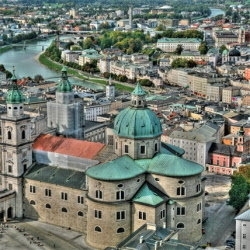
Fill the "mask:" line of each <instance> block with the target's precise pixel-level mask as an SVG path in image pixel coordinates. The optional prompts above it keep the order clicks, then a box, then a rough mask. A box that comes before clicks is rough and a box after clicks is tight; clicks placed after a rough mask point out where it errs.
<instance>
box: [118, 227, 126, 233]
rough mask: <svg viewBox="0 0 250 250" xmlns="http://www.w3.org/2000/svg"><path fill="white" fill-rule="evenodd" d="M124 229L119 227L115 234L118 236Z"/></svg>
mask: <svg viewBox="0 0 250 250" xmlns="http://www.w3.org/2000/svg"><path fill="white" fill-rule="evenodd" d="M124 231H125V230H124V228H123V227H120V228H118V229H117V233H118V234H120V233H124Z"/></svg>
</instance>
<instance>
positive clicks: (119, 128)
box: [114, 83, 162, 139]
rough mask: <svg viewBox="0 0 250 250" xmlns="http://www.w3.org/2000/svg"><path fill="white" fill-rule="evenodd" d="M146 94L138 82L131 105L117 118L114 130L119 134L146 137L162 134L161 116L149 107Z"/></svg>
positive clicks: (135, 137) (132, 137)
mask: <svg viewBox="0 0 250 250" xmlns="http://www.w3.org/2000/svg"><path fill="white" fill-rule="evenodd" d="M146 94H147V93H146V92H145V91H144V90H143V89H142V87H141V85H140V84H139V83H138V84H137V85H136V88H135V89H134V91H133V92H132V103H131V106H130V107H128V108H126V109H124V110H122V111H121V112H120V113H119V115H118V116H117V117H116V119H115V123H114V130H115V133H116V134H117V135H118V136H120V137H125V138H131V139H146V138H155V137H158V136H160V135H161V134H162V127H161V123H160V120H159V118H158V117H157V116H156V114H155V113H154V112H153V111H152V110H151V109H149V108H147V104H146V101H145V96H146Z"/></svg>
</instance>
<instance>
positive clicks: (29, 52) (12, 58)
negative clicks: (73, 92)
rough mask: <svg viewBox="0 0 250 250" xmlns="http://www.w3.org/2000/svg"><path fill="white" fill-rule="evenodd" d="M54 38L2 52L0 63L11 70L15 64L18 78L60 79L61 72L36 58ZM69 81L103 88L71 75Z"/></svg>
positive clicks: (28, 43)
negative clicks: (49, 67)
mask: <svg viewBox="0 0 250 250" xmlns="http://www.w3.org/2000/svg"><path fill="white" fill-rule="evenodd" d="M53 39H54V38H53V37H50V38H48V39H44V40H37V41H31V42H26V49H24V48H23V46H20V47H15V48H13V49H11V50H9V51H7V52H4V53H2V54H0V64H3V65H4V67H5V68H6V69H7V70H9V71H10V72H12V71H13V66H14V67H15V74H16V77H17V78H18V79H20V78H22V77H31V78H34V76H35V75H41V76H42V77H43V78H44V79H45V80H54V81H58V80H59V78H60V76H61V73H60V72H55V71H53V70H50V69H48V68H47V67H45V66H44V65H42V64H40V63H39V61H38V60H37V59H36V58H37V56H38V55H39V54H40V53H41V52H42V48H44V49H46V48H48V47H49V45H50V44H51V42H52V40H53ZM69 81H70V82H71V83H72V84H74V83H76V84H80V85H82V86H84V87H85V88H90V89H95V90H96V89H103V87H102V86H101V85H97V84H94V83H90V82H85V81H82V80H78V79H75V78H73V77H72V78H71V77H69Z"/></svg>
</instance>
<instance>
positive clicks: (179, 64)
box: [171, 58, 197, 68]
mask: <svg viewBox="0 0 250 250" xmlns="http://www.w3.org/2000/svg"><path fill="white" fill-rule="evenodd" d="M196 66H197V63H196V62H195V61H194V60H187V59H184V58H176V59H174V60H173V62H172V64H171V67H172V68H193V67H196Z"/></svg>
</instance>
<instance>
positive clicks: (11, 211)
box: [7, 207, 13, 219]
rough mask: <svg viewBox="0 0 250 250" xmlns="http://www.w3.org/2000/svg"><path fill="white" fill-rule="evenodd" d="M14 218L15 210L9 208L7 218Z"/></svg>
mask: <svg viewBox="0 0 250 250" xmlns="http://www.w3.org/2000/svg"><path fill="white" fill-rule="evenodd" d="M12 217H13V209H12V207H9V208H8V210H7V218H8V219H12Z"/></svg>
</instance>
